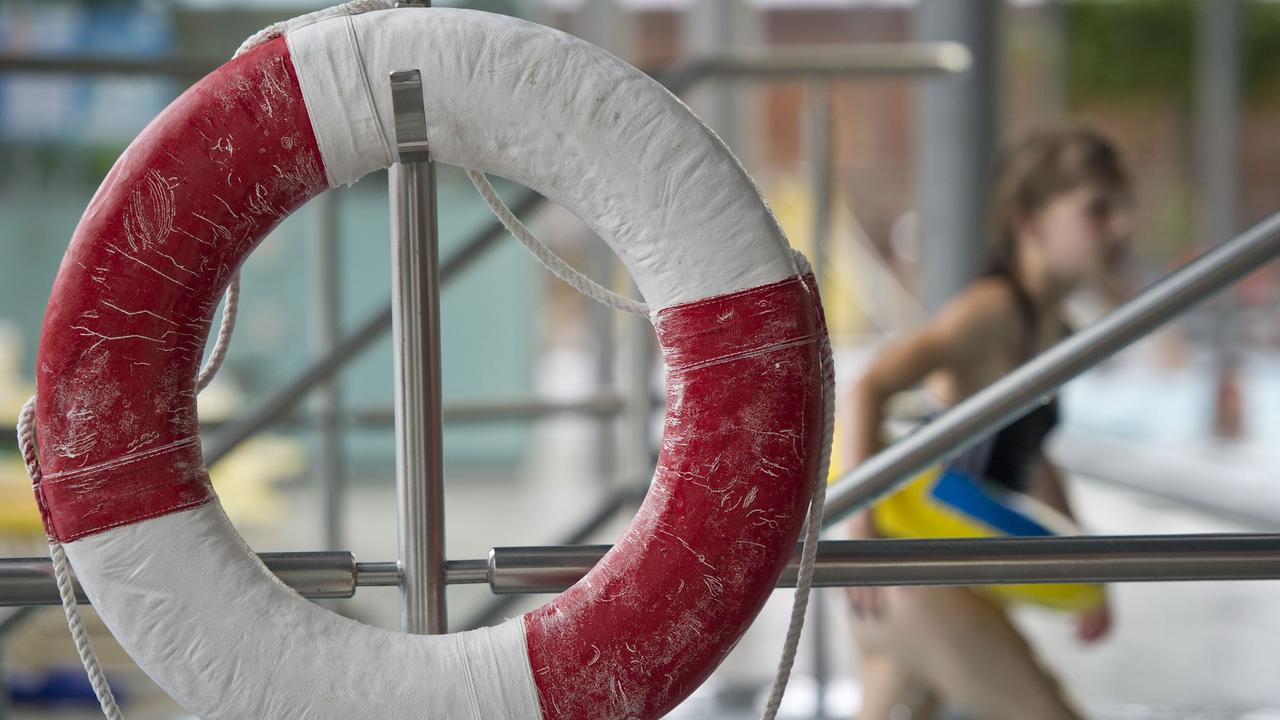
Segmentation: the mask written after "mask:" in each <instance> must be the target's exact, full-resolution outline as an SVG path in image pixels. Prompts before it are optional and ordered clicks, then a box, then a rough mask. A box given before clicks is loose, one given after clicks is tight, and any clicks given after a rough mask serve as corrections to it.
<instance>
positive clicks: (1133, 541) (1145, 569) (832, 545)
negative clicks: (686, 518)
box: [489, 534, 1280, 594]
mask: <svg viewBox="0 0 1280 720" xmlns="http://www.w3.org/2000/svg"><path fill="white" fill-rule="evenodd" d="M608 550H609V546H607V545H595V546H590V545H588V546H578V547H525V548H501V547H500V548H494V549H493V550H492V551H491V552H490V553H489V565H490V582H491V584H492V587H493V591H494V592H495V593H500V594H505V593H544V592H545V593H549V592H559V591H561V590H564V589H565V588H567V587H569V586H570V585H572V584H573V583H575V582H577V581H578V580H579V579H580V578H581V577H582V576H583V575H585V574H586V573H587V571H589V570H590V569H591V568H592V567H593V566H594V565H595V563H596V562H597V561H598V560H599V559H600V558H601V556H603V555H604V553H605V552H607V551H608ZM799 562H800V549H799V548H798V547H797V548H796V551H795V554H794V555H792V558H791V562H790V563H789V564H788V565H787V568H786V570H784V571H783V573H782V576H781V577H780V578H779V579H778V583H777V587H779V588H784V587H794V586H795V581H796V572H797V570H798V568H799ZM1274 579H1280V535H1274V534H1267V535H1232V534H1221V535H1149V536H1121V537H1087V536H1076V537H1035V538H978V539H974V538H965V539H945V540H937V539H928V540H828V541H823V542H822V543H821V544H820V545H819V546H818V560H817V565H816V571H815V574H814V578H813V584H814V586H815V587H844V586H850V585H860V586H867V585H1014V584H1030V583H1077V582H1096V583H1107V582H1154V581H1168V582H1176V581H1204V580H1274Z"/></svg>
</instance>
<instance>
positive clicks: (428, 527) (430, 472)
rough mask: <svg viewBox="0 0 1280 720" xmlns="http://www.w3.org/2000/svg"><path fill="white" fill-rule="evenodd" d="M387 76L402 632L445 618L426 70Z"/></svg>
mask: <svg viewBox="0 0 1280 720" xmlns="http://www.w3.org/2000/svg"><path fill="white" fill-rule="evenodd" d="M390 81H391V103H392V108H393V112H394V113H395V129H396V148H397V151H398V153H399V162H398V163H396V164H395V165H392V166H391V172H390V175H389V180H390V183H391V190H390V196H391V244H392V253H391V257H392V266H393V267H392V273H391V277H392V295H393V296H394V298H395V302H394V304H393V306H392V307H393V310H394V311H393V313H392V318H391V325H392V333H391V340H392V343H393V344H394V345H395V353H394V356H395V380H396V382H395V385H396V397H395V409H396V510H397V515H398V521H399V522H398V526H399V538H398V540H399V542H398V549H399V561H400V568H401V572H402V573H403V577H402V585H401V587H400V623H401V626H402V629H403V630H404V631H405V632H409V633H417V634H438V633H443V632H445V630H446V617H445V592H444V590H445V585H444V442H443V430H444V420H443V417H442V415H441V402H440V284H439V276H438V269H437V268H438V258H437V243H436V187H435V168H434V167H433V166H432V163H431V156H430V154H429V152H428V147H427V118H426V110H425V109H424V106H423V97H422V74H421V73H420V72H419V71H417V70H403V71H398V72H393V73H391V78H390Z"/></svg>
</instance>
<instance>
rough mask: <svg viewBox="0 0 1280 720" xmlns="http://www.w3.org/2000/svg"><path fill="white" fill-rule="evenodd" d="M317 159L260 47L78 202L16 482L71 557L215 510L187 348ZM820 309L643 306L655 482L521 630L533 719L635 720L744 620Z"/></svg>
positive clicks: (794, 305) (763, 582)
mask: <svg viewBox="0 0 1280 720" xmlns="http://www.w3.org/2000/svg"><path fill="white" fill-rule="evenodd" d="M486 22H488V21H486ZM321 146H322V144H320V143H317V139H316V137H315V135H314V132H313V129H312V123H311V119H310V118H309V116H308V112H307V108H306V103H305V101H304V98H303V94H302V91H301V89H300V87H299V82H298V77H297V74H296V73H295V69H294V66H293V63H292V60H291V58H290V54H289V50H288V47H287V45H286V41H285V39H283V38H279V39H275V40H271V41H269V42H267V43H265V44H263V45H261V46H259V47H258V48H256V49H253V50H251V51H249V52H247V53H244V54H243V55H241V56H240V57H238V58H237V59H235V60H233V61H232V62H229V63H227V64H226V65H224V66H223V67H221V68H219V69H218V70H217V71H215V72H214V73H212V74H211V75H210V76H209V77H207V78H205V79H204V80H202V81H201V82H200V83H198V84H197V85H196V86H194V87H193V88H192V89H190V90H189V91H187V92H186V93H184V95H183V96H182V97H181V98H179V99H178V100H177V101H175V102H174V103H173V104H172V105H171V106H170V107H169V108H168V109H167V110H166V111H165V112H164V113H163V114H162V115H160V116H159V117H158V118H157V119H156V120H155V121H154V122H153V123H152V124H151V125H150V126H149V127H148V128H147V129H146V130H145V131H144V132H143V133H142V135H140V136H139V138H138V139H137V140H136V141H135V142H134V144H133V145H131V146H130V148H129V150H128V151H126V153H125V155H123V156H122V158H121V159H120V161H119V162H118V163H117V165H116V167H115V168H113V170H112V171H111V173H110V175H109V176H108V177H107V179H106V180H105V181H104V183H103V186H102V189H101V190H100V191H99V193H98V194H97V195H96V196H95V197H94V199H93V201H92V203H91V204H90V206H89V208H88V210H87V211H86V213H85V216H84V218H83V219H82V220H81V223H80V225H79V227H78V228H77V230H76V233H75V236H74V238H73V240H72V244H71V247H70V249H69V250H68V253H67V256H66V259H65V260H64V262H63V266H62V268H61V270H60V272H59V275H58V278H57V280H56V282H55V285H54V289H53V297H52V300H51V301H50V305H49V310H48V313H47V315H46V320H45V325H44V331H43V335H42V341H41V347H40V353H39V361H38V362H39V366H38V376H37V384H38V405H37V408H38V416H37V428H38V439H39V443H40V460H41V464H42V467H43V468H44V471H45V474H44V480H43V482H41V483H40V484H39V485H38V486H37V487H36V489H35V490H36V495H37V498H38V500H39V502H40V506H41V509H42V512H43V514H44V517H45V522H46V527H47V529H48V531H49V534H50V536H51V537H53V538H56V539H58V540H60V541H62V542H65V543H69V545H68V548H69V552H68V554H69V555H70V556H71V557H72V560H73V562H76V559H77V552H75V546H76V544H77V543H76V541H85V542H86V545H85V547H87V548H89V549H86V550H85V551H84V552H83V553H79V555H78V556H79V557H81V558H88V557H91V556H93V553H94V552H97V549H96V548H97V546H93V543H92V542H89V541H92V540H93V539H94V538H98V537H105V536H107V535H109V534H110V533H111V532H113V530H115V531H119V530H123V529H128V528H132V527H141V526H143V525H144V524H145V523H147V522H148V521H149V519H156V518H161V517H164V516H169V515H171V514H175V513H180V512H183V511H186V510H190V509H193V508H197V507H199V506H201V505H204V504H208V503H212V502H216V498H215V496H214V494H213V492H212V489H211V487H210V485H209V481H208V475H207V472H206V470H205V468H204V466H203V464H202V461H201V455H200V446H199V440H198V427H197V420H196V402H195V375H196V371H197V368H198V363H199V360H200V356H201V351H202V349H203V347H204V343H205V339H206V337H207V335H208V333H209V329H210V325H211V321H212V318H213V315H214V311H215V308H216V304H217V301H218V298H219V296H220V294H221V292H222V291H223V289H224V288H225V287H226V284H227V282H228V281H229V279H230V277H231V276H232V274H233V273H234V271H235V269H236V268H237V267H238V266H239V265H240V263H241V262H242V261H243V260H244V258H245V257H246V256H247V255H248V254H249V252H250V251H252V249H253V248H254V247H255V246H256V245H257V243H258V242H259V241H260V240H261V238H262V237H263V236H264V235H265V234H266V233H267V232H268V231H269V230H270V229H271V228H272V227H274V226H275V225H276V224H277V223H278V222H279V221H280V220H281V219H282V218H283V217H284V216H286V215H288V214H289V213H290V212H292V211H293V210H294V209H296V208H297V207H298V206H299V205H301V204H302V203H304V202H305V201H306V200H307V199H309V198H310V197H312V196H314V195H315V194H317V193H319V192H321V191H323V190H324V189H325V188H326V180H325V178H326V171H325V167H324V162H323V160H322V154H321V152H320V150H318V147H321ZM602 151H603V150H602ZM761 242H762V243H763V242H773V240H772V238H764V239H762V240H761ZM769 250H770V252H773V251H774V248H772V247H770V248H769ZM777 252H778V253H781V252H786V250H785V248H778V249H777ZM818 308H819V304H818V299H817V294H816V290H815V289H814V287H813V285H812V281H811V280H809V281H808V282H806V281H805V279H803V278H800V277H791V278H788V279H784V280H781V281H778V282H773V283H769V284H765V285H763V286H759V287H754V288H749V289H746V290H742V291H738V292H732V293H728V294H721V295H717V296H715V297H710V298H707V299H704V300H699V301H696V302H692V303H686V304H681V305H676V306H674V307H669V308H666V309H664V310H661V311H660V312H658V314H657V315H656V317H655V326H656V329H657V333H658V338H659V341H660V342H661V345H662V347H663V352H664V356H665V358H666V361H667V365H668V370H669V377H668V396H667V400H668V412H667V417H666V424H665V427H664V436H663V443H662V447H661V453H660V458H659V463H658V470H657V474H656V476H655V481H654V485H653V487H652V489H651V490H650V493H649V495H648V497H647V499H646V501H645V503H644V505H643V507H642V508H641V510H640V512H639V515H638V516H637V518H636V520H635V521H634V522H633V523H632V525H631V527H629V528H628V530H627V531H626V533H625V535H624V536H623V538H622V539H621V540H620V541H619V542H618V544H617V546H616V547H615V549H614V550H613V551H612V552H611V553H609V554H608V555H607V556H606V557H605V558H604V559H603V560H602V561H601V562H600V564H599V565H597V567H596V568H595V569H593V570H592V571H591V573H589V574H588V575H587V576H586V577H585V578H584V579H583V580H582V581H581V582H580V583H578V584H577V585H575V586H574V587H573V588H571V589H570V590H568V591H566V592H565V593H564V594H563V595H561V596H559V597H558V598H556V599H555V600H553V601H552V602H551V603H549V604H548V605H546V606H544V607H543V608H541V609H539V610H537V611H534V612H533V613H530V614H529V615H527V616H526V617H525V618H524V631H525V633H524V634H525V644H526V646H527V652H528V670H529V671H530V672H532V674H533V683H534V684H536V688H537V693H538V700H539V702H540V704H541V707H542V713H543V716H544V717H546V718H565V719H573V720H578V719H580V718H647V717H656V716H658V715H660V714H662V713H664V712H666V711H667V710H669V709H670V708H671V707H673V706H674V705H675V704H676V703H678V702H679V701H680V700H681V699H683V698H684V697H686V696H687V694H688V693H689V692H691V691H692V690H693V689H694V688H696V687H697V686H698V684H700V683H701V682H702V681H703V680H704V679H705V678H706V676H707V675H708V674H709V673H710V672H711V671H712V670H713V669H714V668H715V666H716V665H717V664H718V663H719V662H720V660H722V659H723V657H724V656H725V655H726V654H727V653H728V652H729V650H730V649H731V648H732V646H733V644H734V643H735V642H736V639H737V638H738V637H740V635H741V633H742V632H743V630H745V628H746V626H747V625H748V624H749V623H750V621H751V619H752V618H754V617H755V615H756V613H757V612H758V611H759V609H760V607H761V606H762V605H763V603H764V601H765V599H766V598H767V597H768V595H769V593H770V592H771V591H772V589H773V585H774V583H775V581H776V579H777V577H778V576H779V574H780V573H781V571H782V569H783V568H784V567H785V564H786V561H787V559H788V558H789V557H790V555H791V550H792V548H793V545H794V542H795V540H796V538H797V535H798V533H799V530H800V527H801V525H802V523H803V520H804V515H805V510H806V507H807V504H808V499H809V490H810V488H811V487H812V483H813V482H814V479H815V475H816V473H817V457H818V448H817V446H818V443H819V439H820V435H821V423H822V421H821V393H822V389H821V388H822V383H821V380H822V378H821V371H820V361H819V358H818V353H819V350H818V348H819V346H820V341H821V338H822V336H823V334H824V333H825V328H824V327H823V326H822V321H821V318H820V312H819V310H818ZM107 546H108V545H106V544H104V545H103V547H107ZM219 552H222V551H221V550H219ZM246 562H248V561H246ZM254 562H256V561H254ZM95 569H96V568H95ZM90 574H91V573H85V575H86V576H89V575H90ZM93 575H95V576H96V577H98V578H99V581H101V578H102V577H103V574H102V573H93ZM243 576H245V577H247V576H249V574H248V573H246V574H244V575H243ZM121 582H126V580H121ZM86 589H87V591H88V592H89V593H90V595H91V596H92V595H93V594H94V593H95V592H97V591H99V590H101V587H91V586H90V584H88V583H87V584H86ZM196 591H197V590H196V589H193V588H188V587H180V588H177V589H176V590H175V592H174V595H175V597H176V596H177V595H180V594H181V593H182V592H196ZM292 599H296V598H292ZM297 601H298V602H299V603H302V602H303V601H302V600H301V599H297ZM95 602H98V598H95ZM165 602H168V599H166V600H165ZM102 605H103V607H104V608H106V609H107V611H108V612H110V610H109V608H108V606H109V605H110V603H109V602H104V603H102ZM175 607H180V605H177V604H175ZM241 611H242V612H246V613H249V612H252V609H251V608H245V609H243V610H241ZM108 622H109V624H110V623H111V621H110V620H108ZM191 625H192V626H193V627H194V626H197V625H198V622H197V621H196V620H194V619H193V620H192V623H191ZM185 631H187V632H192V633H196V634H195V635H193V637H196V638H197V639H195V640H192V642H193V643H195V644H197V645H201V643H202V641H201V640H200V639H199V635H198V631H192V630H190V629H189V628H188V629H186V630H185ZM344 632H345V630H344ZM370 632H372V631H370ZM153 635H154V633H153ZM153 639H154V638H148V642H150V641H152V640H153ZM312 639H313V640H314V638H312ZM133 640H137V638H128V637H122V638H121V641H122V643H124V644H125V646H126V648H130V647H131V641H133ZM320 640H323V638H320ZM379 642H381V641H380V640H379ZM406 642H408V641H406ZM139 644H142V643H139ZM369 644H370V645H375V644H376V643H375V642H373V641H370V643H369ZM208 646H209V643H203V646H202V648H201V651H204V648H207V647H208ZM236 647H239V646H236ZM414 647H418V646H414ZM416 651H417V650H414V652H416ZM131 652H132V650H131ZM150 652H156V653H157V656H159V655H160V654H163V653H160V652H157V651H155V650H154V649H153V650H151V651H150ZM178 656H182V653H178ZM235 663H236V659H234V658H233V659H232V665H233V666H237V665H236V664H235ZM169 665H170V666H172V663H169ZM237 667H238V666H237ZM396 670H397V671H399V670H400V668H396ZM169 671H174V669H173V668H172V667H170V668H169ZM201 671H203V669H202V670H201ZM191 672H192V673H194V674H196V675H199V672H198V671H196V670H194V669H193V670H192V671H191ZM460 672H462V671H461V670H460ZM468 677H469V676H468ZM445 680H447V678H446V679H444V680H432V681H431V682H441V683H444V682H445ZM458 683H459V684H461V680H458ZM162 684H163V683H162ZM175 684H180V683H175ZM357 704H359V703H357ZM368 707H369V708H371V709H372V708H376V707H377V706H376V704H369V705H368ZM308 717H311V716H308Z"/></svg>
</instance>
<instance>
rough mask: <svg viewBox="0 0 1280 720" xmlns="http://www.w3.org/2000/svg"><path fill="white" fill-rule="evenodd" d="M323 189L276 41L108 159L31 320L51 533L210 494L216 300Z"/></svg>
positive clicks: (117, 522) (162, 510) (225, 69)
mask: <svg viewBox="0 0 1280 720" xmlns="http://www.w3.org/2000/svg"><path fill="white" fill-rule="evenodd" d="M210 109H213V110H215V112H212V113H211V112H210ZM209 168H211V169H213V170H215V172H208V171H206V169H209ZM193 169H195V170H196V171H195V172H193ZM325 188H326V184H325V176H324V169H323V166H322V164H321V160H320V153H319V151H318V150H317V149H316V141H315V137H314V136H313V135H312V131H311V123H310V121H309V120H308V118H307V111H306V107H305V105H304V104H303V102H302V99H301V93H300V92H299V91H298V82H297V77H296V75H295V74H294V69H293V64H292V63H291V62H290V60H289V55H288V49H287V48H286V46H285V41H284V39H277V40H272V41H270V42H268V43H265V44H263V45H261V46H259V47H258V48H255V49H253V50H251V51H249V52H247V53H245V54H244V55H243V56H241V57H240V58H237V59H236V60H235V61H233V62H229V63H227V64H226V65H223V66H222V67H221V68H219V69H217V70H215V71H214V72H213V73H212V74H210V75H209V76H208V77H207V78H205V79H204V80H202V81H201V82H200V83H198V84H196V85H195V86H194V87H192V88H191V89H190V90H188V91H187V92H186V93H184V94H183V95H182V97H180V98H179V99H178V100H176V101H175V102H174V103H173V104H172V105H170V106H169V107H168V108H167V109H166V110H165V111H164V112H163V113H162V114H161V115H159V116H158V117H157V118H156V119H155V120H154V121H152V122H151V124H150V125H148V126H147V128H146V129H145V130H143V132H142V134H141V135H139V137H138V139H137V140H135V141H134V143H133V144H132V145H131V146H130V149H129V151H128V152H126V153H125V154H124V155H123V156H122V157H121V158H120V161H119V162H117V163H116V165H115V167H114V168H112V170H111V173H110V174H109V175H108V176H107V178H106V179H105V180H104V181H103V183H102V188H101V189H100V190H99V191H98V193H97V194H96V195H95V196H94V198H93V200H92V202H91V203H90V205H89V208H88V209H87V210H86V211H85V214H84V217H83V218H82V219H81V221H80V224H79V226H78V227H77V228H76V232H75V235H74V238H73V241H72V243H71V246H70V248H69V249H68V251H67V256H66V257H65V258H64V259H63V262H62V268H61V270H60V272H59V273H58V279H57V281H56V283H55V284H54V287H53V293H52V297H51V299H50V302H49V309H48V311H47V312H46V315H45V321H44V329H43V331H42V333H41V345H40V364H39V372H38V373H37V377H36V383H37V389H38V393H39V402H38V404H37V427H38V428H39V440H40V463H41V467H43V468H44V481H43V482H42V483H41V484H40V485H39V486H38V487H37V488H36V495H37V498H38V500H39V502H40V506H41V508H42V509H43V510H44V514H45V524H46V527H47V529H48V531H49V535H50V537H53V538H55V539H57V540H60V541H62V542H67V541H71V540H75V539H77V538H81V537H84V536H86V535H90V534H92V533H96V532H100V531H102V530H106V529H108V528H113V527H118V526H121V525H127V524H129V523H133V522H137V521H139V520H143V519H146V518H149V517H155V516H158V515H163V514H166V513H170V512H174V511H177V510H181V509H184V508H189V507H195V506H197V505H200V504H202V503H206V502H209V501H211V500H212V499H213V493H212V490H211V488H210V486H209V478H208V474H207V473H206V471H205V468H204V465H203V463H202V462H201V459H200V445H199V432H198V426H197V422H196V393H195V385H194V378H195V373H196V370H197V369H198V365H199V362H200V355H201V352H202V350H203V349H204V343H205V338H206V337H207V336H208V334H209V326H210V323H211V321H212V318H213V314H214V310H215V309H216V306H217V303H218V299H219V297H220V295H221V293H222V291H223V290H224V289H225V288H226V285H227V283H228V282H229V281H230V279H231V276H232V274H233V273H234V271H235V269H236V268H237V267H239V265H240V263H241V262H242V261H243V260H244V258H245V257H246V256H247V255H248V254H249V252H250V251H251V250H252V249H253V248H254V247H255V246H256V245H257V243H258V241H259V240H261V238H263V237H264V236H265V235H266V234H267V232H268V231H270V230H271V228H273V227H275V225H276V224H277V223H279V222H280V220H281V219H282V218H284V217H285V216H286V215H288V214H289V213H290V212H292V211H293V210H294V209H296V208H297V207H298V206H299V205H301V204H302V203H304V202H306V201H307V200H308V199H310V198H311V197H313V196H314V195H316V194H318V193H320V192H321V191H323V190H324V189H325Z"/></svg>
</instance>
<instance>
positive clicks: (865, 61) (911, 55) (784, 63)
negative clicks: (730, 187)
mask: <svg viewBox="0 0 1280 720" xmlns="http://www.w3.org/2000/svg"><path fill="white" fill-rule="evenodd" d="M970 62H971V58H970V55H969V49H968V48H966V47H965V46H964V45H962V44H960V43H955V42H932V43H931V42H904V43H858V44H856V45H850V46H844V47H828V48H767V49H760V50H739V51H734V52H731V53H724V54H720V55H715V56H712V57H708V58H702V59H698V60H693V61H689V62H686V63H682V64H681V65H679V66H677V67H676V68H672V69H671V70H669V71H667V72H669V74H670V77H671V78H680V79H685V78H688V77H697V78H705V77H722V78H751V79H759V78H767V79H786V78H795V77H816V76H822V77H851V76H865V75H904V74H911V75H919V74H934V73H957V72H963V71H965V70H967V69H968V67H969V64H970ZM222 63H223V61H222V60H218V59H215V58H195V57H183V56H181V55H169V56H163V57H159V56H157V57H111V56H106V55H30V54H27V55H19V54H14V53H0V73H15V72H21V73H40V74H55V75H65V74H76V73H93V74H102V75H137V76H153V77H171V78H175V79H179V80H186V81H191V82H194V81H196V80H199V79H200V78H202V77H204V76H205V75H208V74H209V73H210V72H213V71H214V70H216V69H218V66H220V65H221V64H222ZM650 74H653V73H650Z"/></svg>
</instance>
